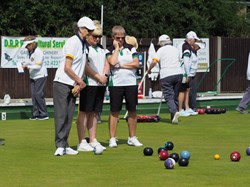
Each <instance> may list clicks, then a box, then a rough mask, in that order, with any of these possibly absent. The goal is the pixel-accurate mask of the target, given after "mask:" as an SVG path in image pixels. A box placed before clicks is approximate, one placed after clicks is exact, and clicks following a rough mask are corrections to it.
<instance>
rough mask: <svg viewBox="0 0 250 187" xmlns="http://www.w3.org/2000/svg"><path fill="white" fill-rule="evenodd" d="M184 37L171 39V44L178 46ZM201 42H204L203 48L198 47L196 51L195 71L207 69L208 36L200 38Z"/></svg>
mask: <svg viewBox="0 0 250 187" xmlns="http://www.w3.org/2000/svg"><path fill="white" fill-rule="evenodd" d="M184 40H185V38H178V39H173V45H174V46H175V47H177V48H178V46H179V45H180V44H181V43H182V42H184ZM201 40H202V41H203V42H205V43H206V47H205V49H200V50H198V52H197V55H198V70H197V72H206V71H209V69H208V68H209V38H201Z"/></svg>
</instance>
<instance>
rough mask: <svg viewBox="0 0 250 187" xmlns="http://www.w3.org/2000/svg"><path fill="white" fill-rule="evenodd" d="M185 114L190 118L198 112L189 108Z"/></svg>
mask: <svg viewBox="0 0 250 187" xmlns="http://www.w3.org/2000/svg"><path fill="white" fill-rule="evenodd" d="M185 112H186V113H188V114H190V115H191V116H195V115H198V112H195V111H193V110H192V109H191V108H189V109H188V110H185Z"/></svg>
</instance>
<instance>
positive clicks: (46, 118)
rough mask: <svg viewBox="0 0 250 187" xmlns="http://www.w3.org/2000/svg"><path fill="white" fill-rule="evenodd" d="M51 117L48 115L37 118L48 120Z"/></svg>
mask: <svg viewBox="0 0 250 187" xmlns="http://www.w3.org/2000/svg"><path fill="white" fill-rule="evenodd" d="M48 119H49V117H48V116H46V117H39V118H37V120H48Z"/></svg>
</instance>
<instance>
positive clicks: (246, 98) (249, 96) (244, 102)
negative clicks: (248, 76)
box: [239, 80, 250, 110]
mask: <svg viewBox="0 0 250 187" xmlns="http://www.w3.org/2000/svg"><path fill="white" fill-rule="evenodd" d="M247 82H248V86H247V88H246V91H245V93H244V95H243V97H242V99H241V101H240V104H239V107H240V108H241V109H244V110H246V109H247V107H248V104H249V103H250V80H248V81H247Z"/></svg>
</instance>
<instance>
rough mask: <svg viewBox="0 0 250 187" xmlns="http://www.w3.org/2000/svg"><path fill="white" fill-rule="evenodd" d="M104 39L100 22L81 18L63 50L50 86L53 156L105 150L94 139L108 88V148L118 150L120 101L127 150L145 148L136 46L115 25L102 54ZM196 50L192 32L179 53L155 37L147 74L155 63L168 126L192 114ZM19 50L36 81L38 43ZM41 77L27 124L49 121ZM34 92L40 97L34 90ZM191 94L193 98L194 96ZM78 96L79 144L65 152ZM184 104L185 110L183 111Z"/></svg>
mask: <svg viewBox="0 0 250 187" xmlns="http://www.w3.org/2000/svg"><path fill="white" fill-rule="evenodd" d="M102 33H103V31H102V27H101V24H100V22H99V21H93V20H91V19H90V18H89V17H86V16H84V17H82V18H81V19H79V21H78V22H77V24H76V26H75V35H73V36H72V37H70V38H69V39H68V40H67V41H66V43H65V45H64V47H63V58H62V60H61V63H60V65H59V67H58V69H57V71H56V74H55V78H54V81H53V103H54V122H55V145H56V151H55V153H54V155H55V156H63V155H65V154H68V155H77V154H78V152H79V151H93V150H94V148H95V147H96V146H101V147H102V148H103V149H104V150H105V149H106V147H104V146H102V145H101V144H100V142H98V141H97V138H96V128H97V116H98V113H100V112H102V107H103V99H104V95H105V91H106V86H108V89H109V92H110V115H109V121H108V123H109V136H110V139H109V147H110V148H115V147H117V142H118V139H117V137H116V129H117V124H118V121H119V120H118V119H119V112H120V111H121V110H122V105H123V100H124V99H125V105H126V110H127V111H128V119H127V123H128V130H129V135H128V140H127V144H128V145H130V146H143V144H142V143H141V142H140V141H139V140H138V138H137V136H136V129H137V114H136V106H137V105H138V97H137V96H138V85H137V75H136V71H137V69H138V68H139V58H138V53H137V51H136V49H137V47H138V44H137V41H136V39H135V38H134V37H129V36H126V32H125V29H124V28H123V27H122V26H119V25H118V26H114V27H113V28H112V39H113V45H111V46H110V47H109V48H107V49H104V48H103V46H102V45H101V44H100V39H101V37H102ZM126 39H127V40H126ZM200 44H203V43H202V41H201V40H200V39H199V38H198V37H197V35H196V33H195V32H193V31H190V32H189V33H188V34H187V36H186V40H185V41H184V43H183V44H182V45H181V51H180V50H178V49H177V48H176V47H174V46H172V41H171V39H170V37H169V36H168V35H165V34H164V35H162V36H160V37H159V45H160V46H161V47H160V48H159V50H158V51H157V53H156V55H155V57H154V58H153V61H152V63H151V65H150V67H149V69H148V70H147V72H148V73H150V71H151V69H152V68H153V67H154V65H155V64H156V63H159V65H160V81H161V86H162V91H163V95H164V99H165V100H166V102H167V105H168V106H169V111H170V114H171V120H172V123H178V118H179V116H188V115H195V114H196V112H195V111H193V110H192V107H191V106H190V107H189V101H188V98H189V97H188V95H189V90H192V89H193V87H192V85H193V84H194V81H195V80H194V77H195V74H196V71H197V68H198V65H197V63H198V58H197V50H198V49H199V48H201V47H200V46H202V45H200ZM23 46H24V47H25V48H27V49H28V51H29V53H28V59H29V63H26V64H25V65H24V68H27V69H29V71H30V74H31V73H32V72H33V74H35V75H39V70H40V69H42V67H44V65H45V64H44V58H43V57H42V55H41V52H40V50H39V48H38V47H37V45H36V38H35V37H26V38H25V39H24V45H23ZM29 46H33V47H32V48H31V47H29ZM29 48H31V49H29ZM38 57H39V58H38ZM45 77H47V71H46V72H45V74H43V75H42V76H40V77H39V76H38V78H37V77H36V78H37V79H33V77H30V78H31V81H33V82H34V88H33V90H32V91H33V93H32V95H34V97H38V101H39V102H36V99H37V98H34V101H33V111H34V110H35V112H33V116H32V118H31V119H33V120H39V119H48V114H47V111H46V105H45V104H44V103H45V101H44V96H43V91H42V90H43V88H44V84H42V86H41V82H40V85H39V86H37V85H36V82H38V83H39V81H38V80H39V79H40V78H43V79H44V78H45ZM45 81H46V80H45ZM42 83H44V80H43V82H42ZM37 87H38V88H39V90H38V91H37V90H35V88H37ZM194 90H195V88H194ZM36 92H39V93H40V95H37V94H36ZM191 93H192V94H194V95H195V96H196V93H194V92H191ZM78 96H79V112H78V117H77V132H78V141H79V143H78V146H77V150H74V149H72V148H71V147H70V146H69V143H68V138H69V134H70V130H71V126H72V122H73V117H74V112H75V103H76V99H77V97H78ZM32 97H33V96H32ZM195 99H196V98H195ZM194 102H195V101H194ZM34 103H35V105H34ZM41 103H42V104H41ZM184 103H185V110H183V109H182V108H183V106H182V105H183V104H184ZM194 105H195V103H194ZM194 105H192V106H194ZM86 130H87V131H88V134H89V141H86V137H85V135H86Z"/></svg>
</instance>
